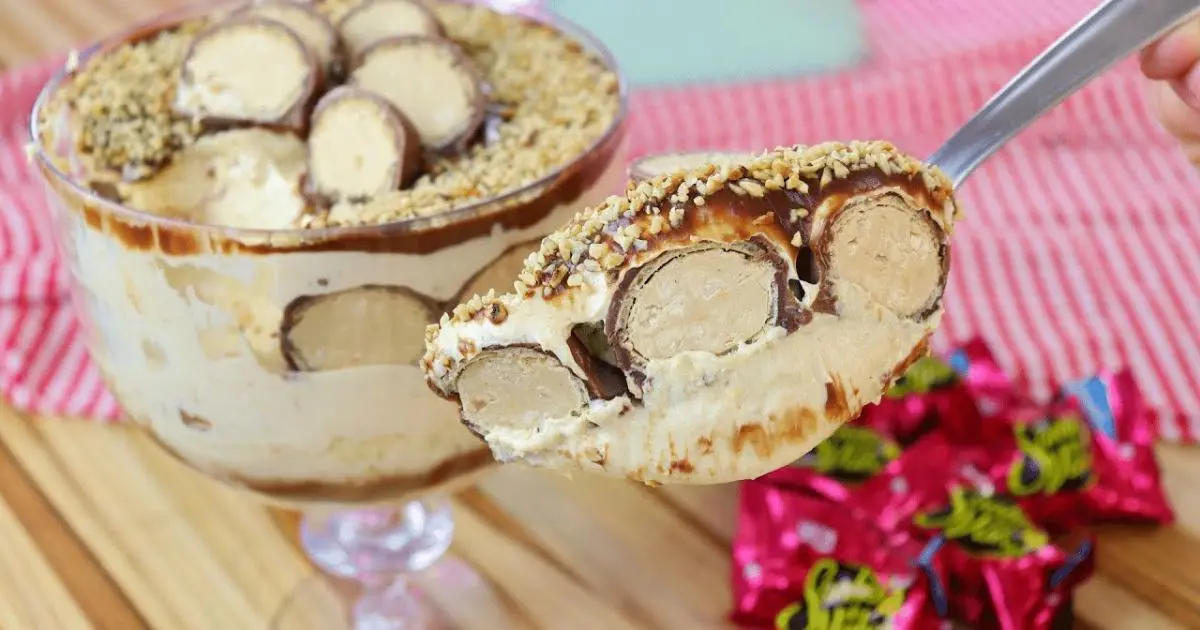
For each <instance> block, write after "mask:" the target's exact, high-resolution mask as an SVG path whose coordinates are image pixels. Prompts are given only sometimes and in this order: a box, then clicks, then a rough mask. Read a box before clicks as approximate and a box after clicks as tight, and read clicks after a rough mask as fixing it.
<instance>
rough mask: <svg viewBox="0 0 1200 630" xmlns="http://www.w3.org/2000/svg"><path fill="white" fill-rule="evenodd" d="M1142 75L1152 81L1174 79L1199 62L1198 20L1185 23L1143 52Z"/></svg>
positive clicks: (1199, 38)
mask: <svg viewBox="0 0 1200 630" xmlns="http://www.w3.org/2000/svg"><path fill="white" fill-rule="evenodd" d="M1139 59H1140V61H1141V65H1142V72H1143V73H1144V74H1145V75H1146V76H1147V77H1149V78H1151V79H1177V78H1180V77H1182V76H1183V75H1184V74H1185V73H1186V72H1187V71H1188V69H1189V68H1191V67H1192V66H1194V65H1195V64H1196V62H1198V61H1200V19H1195V20H1188V21H1187V22H1184V23H1183V24H1180V25H1179V26H1177V27H1175V28H1174V29H1173V30H1171V31H1170V32H1169V33H1167V34H1166V35H1164V36H1163V37H1162V38H1160V39H1159V40H1158V41H1156V42H1154V43H1152V44H1150V45H1149V46H1147V47H1146V48H1144V49H1142V51H1141V54H1140V56H1139Z"/></svg>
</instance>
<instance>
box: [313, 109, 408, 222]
mask: <svg viewBox="0 0 1200 630" xmlns="http://www.w3.org/2000/svg"><path fill="white" fill-rule="evenodd" d="M421 162H422V157H421V140H420V137H419V135H418V134H417V130H416V127H414V126H413V124H412V123H411V122H410V121H409V120H408V118H407V117H406V116H404V114H401V113H400V112H398V111H396V108H395V107H393V106H392V104H391V103H389V102H388V101H386V100H384V99H383V98H382V97H380V96H378V95H376V94H374V93H372V92H368V91H366V90H361V89H357V88H353V87H348V86H343V87H340V88H337V89H335V90H333V91H332V92H330V93H328V94H326V95H325V96H324V97H323V98H322V99H321V100H320V102H318V103H317V107H316V110H315V111H314V112H313V117H312V131H311V132H310V133H309V136H308V164H309V171H308V185H309V187H310V189H311V191H312V193H314V194H315V195H316V196H317V197H318V198H319V199H321V200H322V201H325V202H337V201H343V200H349V201H361V200H365V199H370V198H372V197H375V196H376V195H380V194H383V193H386V192H390V191H393V190H399V189H400V188H403V187H404V186H407V185H408V184H409V183H410V182H412V180H413V179H415V178H416V177H417V175H419V174H420V172H421Z"/></svg>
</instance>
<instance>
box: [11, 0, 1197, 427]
mask: <svg viewBox="0 0 1200 630" xmlns="http://www.w3.org/2000/svg"><path fill="white" fill-rule="evenodd" d="M862 3H863V8H864V12H865V19H866V26H867V29H868V31H869V34H870V41H871V43H872V48H873V55H872V59H871V61H870V62H869V63H868V64H866V65H864V66H861V67H859V68H857V69H855V70H853V71H851V72H845V73H838V74H833V75H827V76H820V77H807V78H800V79H794V80H776V81H769V82H757V83H748V84H738V85H721V86H698V87H688V88H676V89H669V90H667V89H663V90H643V91H641V92H639V93H637V94H636V95H635V97H634V115H633V120H632V129H631V132H632V133H631V138H632V143H633V145H632V155H631V157H632V156H637V155H641V154H645V153H648V152H653V151H660V150H668V149H699V148H710V147H749V148H761V147H766V146H775V145H778V144H791V143H797V142H802V143H803V142H816V141H820V140H824V139H831V138H832V139H851V138H887V139H890V140H892V141H894V142H895V143H896V144H898V145H899V146H900V147H901V148H903V149H904V150H907V151H910V152H913V153H915V154H918V155H928V154H929V153H931V152H932V151H933V150H934V149H935V148H936V147H937V146H938V144H939V143H940V142H941V141H942V140H944V139H945V138H947V137H948V136H949V135H950V133H951V132H952V131H953V130H954V129H955V128H956V127H957V126H958V125H960V124H961V123H962V122H963V121H965V120H966V119H967V118H968V117H969V116H970V115H971V113H972V112H974V111H975V110H976V109H977V108H978V107H979V106H980V105H981V104H983V102H984V101H986V100H987V98H988V97H989V96H990V95H991V94H992V93H994V92H995V91H996V90H997V89H998V88H999V87H1000V86H1001V85H1003V84H1004V83H1005V82H1006V81H1007V80H1008V79H1009V78H1010V77H1011V76H1012V75H1013V74H1014V73H1015V72H1017V71H1018V70H1019V69H1020V68H1021V67H1023V66H1024V65H1025V64H1026V63H1028V61H1029V60H1031V59H1032V58H1033V57H1034V56H1035V55H1036V54H1037V53H1038V52H1039V51H1040V50H1042V49H1043V48H1045V47H1046V46H1047V45H1048V44H1050V43H1051V42H1052V41H1053V40H1054V39H1056V38H1057V37H1058V36H1059V35H1060V34H1061V33H1062V32H1063V31H1064V30H1066V29H1067V28H1068V27H1069V26H1070V25H1071V24H1072V23H1074V22H1075V21H1076V20H1078V19H1079V18H1080V17H1082V16H1083V15H1084V14H1086V13H1087V11H1089V10H1090V9H1091V8H1092V7H1093V6H1094V5H1095V0H1056V1H1055V2H1046V1H1045V0H1010V2H1003V3H1000V2H980V1H978V0H905V1H904V2H894V1H891V0H862ZM49 68H50V66H49V65H43V66H41V67H36V68H29V69H26V70H24V71H21V72H18V73H16V74H12V75H9V76H7V77H4V78H3V79H2V80H0V211H2V212H0V390H2V391H3V392H4V393H5V395H6V396H7V397H8V398H9V400H11V401H12V402H13V403H14V404H15V405H16V406H18V407H19V408H22V409H25V410H29V411H32V412H35V413H41V414H57V415H78V416H87V417H92V418H97V419H106V420H111V419H114V418H117V417H119V408H118V406H117V404H116V402H115V401H114V400H113V398H112V396H111V395H110V394H109V393H108V392H107V390H106V389H105V388H104V386H103V384H102V383H101V381H100V379H99V376H98V374H97V371H96V369H95V368H94V366H92V365H91V363H90V362H89V361H88V359H87V355H86V352H85V351H84V349H83V347H82V345H81V343H80V340H79V336H78V327H77V324H76V321H75V319H74V317H73V316H72V315H71V313H70V311H69V310H68V309H67V306H66V304H65V302H64V289H63V286H64V281H65V276H64V272H63V270H62V269H61V267H60V266H59V265H58V260H57V257H56V256H55V253H54V249H53V247H54V246H53V242H52V238H51V234H50V232H49V229H48V225H47V221H46V218H45V211H46V210H45V206H44V202H43V200H42V198H41V190H40V187H39V185H38V184H37V183H36V182H35V181H33V179H32V177H31V174H30V172H29V171H27V170H26V167H25V165H24V159H23V156H22V145H23V143H24V141H25V137H26V134H25V120H24V116H25V113H26V112H27V111H28V109H29V107H30V105H31V104H32V101H33V98H34V95H35V94H34V92H35V91H36V89H37V87H38V85H39V84H40V82H41V81H43V80H44V79H45V77H46V75H47V73H48V71H49ZM1143 89H1144V84H1143V82H1142V80H1141V78H1140V76H1139V74H1138V72H1137V68H1136V65H1135V64H1134V63H1133V62H1132V61H1130V62H1126V63H1124V64H1122V65H1120V66H1119V67H1118V68H1116V69H1115V70H1113V71H1111V72H1109V73H1107V74H1106V75H1105V76H1103V77H1102V78H1100V79H1099V80H1097V81H1095V82H1094V83H1093V84H1091V85H1089V86H1088V87H1087V88H1085V89H1084V90H1082V91H1081V92H1080V93H1079V94H1077V95H1075V96H1074V97H1072V98H1071V99H1069V100H1068V101H1067V102H1066V103H1064V104H1063V105H1062V106H1060V107H1059V108H1057V109H1055V110H1054V111H1053V112H1051V113H1050V114H1049V115H1047V116H1046V117H1044V118H1043V119H1042V120H1040V121H1038V122H1037V123H1036V124H1035V125H1034V126H1033V127H1031V128H1030V129H1029V130H1028V131H1026V132H1025V133H1024V134H1022V135H1021V136H1020V137H1019V138H1018V139H1016V140H1015V141H1014V142H1013V143H1011V145H1010V146H1008V147H1007V148H1006V149H1005V150H1004V151H1002V152H1001V153H1000V154H998V155H997V156H996V157H995V158H993V159H992V160H991V161H990V162H988V164H987V165H986V166H985V167H984V168H983V169H982V170H980V171H979V172H978V173H977V174H976V175H974V176H973V177H972V179H971V180H970V182H968V184H967V185H966V186H965V188H964V190H963V191H962V197H963V200H964V204H965V207H966V208H967V212H968V215H967V220H966V221H964V222H963V223H962V226H961V228H960V229H961V231H960V232H959V233H958V235H957V236H956V241H955V248H954V262H953V265H954V267H953V269H954V271H953V273H952V274H951V279H950V286H949V288H948V293H947V296H948V297H947V314H946V318H945V320H944V325H943V328H942V330H941V332H940V333H939V335H938V338H937V340H936V343H937V345H938V346H939V347H940V348H943V349H944V348H946V347H947V346H949V345H950V344H952V343H954V342H955V341H959V340H964V339H968V338H971V337H974V336H981V337H983V338H984V339H986V341H987V342H988V343H989V344H990V345H991V346H992V347H993V348H995V350H996V352H997V354H998V356H999V358H1000V360H1001V361H1002V362H1003V363H1004V364H1005V367H1006V368H1007V369H1008V370H1010V371H1012V372H1014V373H1020V374H1022V375H1023V381H1024V383H1025V384H1026V386H1028V387H1029V388H1031V389H1032V391H1033V392H1034V393H1036V394H1042V395H1044V394H1046V393H1048V392H1049V391H1050V390H1051V388H1052V387H1053V385H1054V383H1057V382H1061V381H1063V380H1066V379H1072V378H1076V377H1080V376H1084V375H1088V374H1091V373H1093V372H1095V371H1096V370H1098V369H1100V368H1102V367H1112V368H1116V367H1124V366H1128V367H1130V368H1132V370H1133V371H1134V373H1135V375H1136V377H1137V379H1138V381H1139V383H1140V385H1141V386H1142V388H1143V389H1144V391H1145V393H1146V395H1147V396H1148V398H1149V399H1150V400H1151V402H1152V403H1153V404H1154V405H1155V407H1156V408H1157V409H1158V410H1159V412H1160V414H1159V415H1160V434H1161V436H1162V437H1163V438H1164V439H1166V440H1171V441H1189V442H1190V441H1194V439H1195V438H1196V436H1200V392H1198V391H1197V390H1198V386H1197V384H1198V383H1200V297H1197V296H1200V253H1198V252H1200V177H1198V176H1197V173H1196V170H1195V168H1194V167H1193V166H1192V165H1191V164H1189V163H1188V162H1187V161H1186V160H1185V159H1184V157H1183V154H1182V152H1181V151H1179V150H1178V147H1176V146H1175V144H1174V143H1173V141H1172V140H1171V139H1170V138H1169V137H1168V136H1167V135H1166V134H1165V133H1164V132H1163V131H1162V130H1161V129H1160V128H1159V127H1158V126H1157V124H1156V123H1155V122H1154V121H1153V119H1152V117H1151V114H1150V111H1149V109H1148V107H1147V105H1146V103H1145V101H1144V99H1143Z"/></svg>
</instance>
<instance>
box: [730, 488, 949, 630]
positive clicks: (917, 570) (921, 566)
mask: <svg viewBox="0 0 1200 630" xmlns="http://www.w3.org/2000/svg"><path fill="white" fill-rule="evenodd" d="M739 508H740V509H739V521H738V529H737V535H736V536H735V538H734V543H733V590H734V598H735V600H734V601H735V608H734V612H733V614H732V615H731V619H732V620H733V621H734V622H735V623H737V624H738V625H739V626H741V627H744V628H756V629H763V630H767V629H783V630H834V629H837V628H842V629H846V628H863V629H870V630H875V629H879V630H884V629H887V630H907V629H912V630H920V629H925V628H929V629H934V630H938V629H941V628H946V629H947V630H948V629H949V627H950V626H949V624H948V622H946V621H945V620H944V612H945V610H946V609H947V603H946V596H945V588H944V586H943V584H942V583H941V580H942V575H941V574H942V572H943V569H942V568H941V566H940V564H939V562H940V559H939V558H936V557H929V558H924V557H922V556H921V552H922V549H923V545H922V543H921V542H920V541H918V540H916V539H911V538H908V539H906V538H902V537H898V536H895V535H892V536H888V535H886V534H885V533H884V532H882V531H880V530H878V529H876V528H874V527H872V526H871V525H870V524H869V523H867V522H864V521H862V520H860V519H856V518H854V517H853V516H852V515H850V514H848V513H846V511H845V510H843V509H841V508H840V507H839V506H837V505H836V504H834V503H831V502H829V501H825V500H823V499H820V498H818V497H810V496H806V495H803V494H800V493H797V492H793V491H790V490H788V489H786V488H781V487H779V486H775V485H772V484H769V483H765V482H761V481H749V482H746V483H744V484H743V485H742V491H741V497H740V505H739ZM939 610H940V611H941V613H942V614H939Z"/></svg>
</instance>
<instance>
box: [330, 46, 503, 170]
mask: <svg viewBox="0 0 1200 630" xmlns="http://www.w3.org/2000/svg"><path fill="white" fill-rule="evenodd" d="M350 82H351V84H353V85H356V86H358V87H361V88H364V89H368V90H371V91H372V92H375V93H377V94H379V95H380V96H382V97H383V98H385V99H387V100H388V101H389V102H391V103H392V105H394V106H395V107H396V109H397V110H399V111H400V112H401V113H403V114H404V115H405V116H407V117H408V119H409V120H411V121H412V123H413V125H415V126H416V128H417V132H418V133H419V134H420V136H421V142H422V144H424V145H425V147H426V148H428V149H430V150H433V151H442V150H459V149H461V148H463V147H465V145H466V144H467V143H469V142H470V141H471V140H472V139H474V137H475V134H476V133H477V132H478V131H479V129H480V127H481V126H482V125H483V119H484V114H485V110H486V103H485V101H484V95H483V87H482V81H481V80H480V78H479V72H478V70H477V69H476V68H475V66H474V65H473V64H472V62H471V60H470V59H468V58H467V57H466V55H464V54H463V52H462V50H461V49H460V48H459V47H458V45H457V44H454V43H452V42H449V41H446V40H442V39H435V38H430V37H418V36H412V37H397V38H391V39H385V40H383V41H380V42H378V43H376V44H374V45H373V46H371V47H370V48H368V49H367V50H365V51H364V52H363V53H362V55H361V57H360V58H359V60H358V63H357V65H356V66H355V68H354V70H353V71H352V72H351V74H350Z"/></svg>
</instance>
